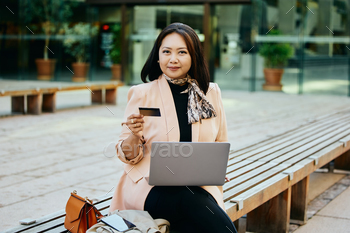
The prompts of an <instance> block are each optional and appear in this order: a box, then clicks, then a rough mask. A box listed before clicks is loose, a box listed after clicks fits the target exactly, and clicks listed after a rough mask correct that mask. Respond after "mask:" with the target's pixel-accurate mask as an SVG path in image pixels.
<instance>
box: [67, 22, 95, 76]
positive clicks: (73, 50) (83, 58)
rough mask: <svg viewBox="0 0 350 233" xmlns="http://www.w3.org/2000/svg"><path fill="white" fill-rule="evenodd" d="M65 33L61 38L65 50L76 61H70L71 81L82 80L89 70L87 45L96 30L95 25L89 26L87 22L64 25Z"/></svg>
mask: <svg viewBox="0 0 350 233" xmlns="http://www.w3.org/2000/svg"><path fill="white" fill-rule="evenodd" d="M64 31H65V34H66V37H65V39H64V40H63V45H64V47H65V52H66V53H68V54H70V55H72V56H73V57H74V58H75V60H76V62H73V63H72V68H73V73H74V76H73V78H72V81H73V82H84V81H86V77H87V74H88V71H89V63H87V60H88V57H89V53H88V51H87V50H88V47H89V44H90V39H91V36H95V35H96V34H97V32H98V27H97V26H91V25H90V24H88V23H77V24H75V25H74V26H72V27H68V25H67V24H66V25H64Z"/></svg>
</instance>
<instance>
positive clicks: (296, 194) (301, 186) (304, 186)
mask: <svg viewBox="0 0 350 233" xmlns="http://www.w3.org/2000/svg"><path fill="white" fill-rule="evenodd" d="M309 181H310V176H307V177H305V178H304V179H302V180H301V181H299V182H298V183H296V184H295V185H293V186H292V202H291V211H290V218H291V222H292V223H295V224H299V225H304V224H306V221H307V204H308V203H307V196H308V193H309Z"/></svg>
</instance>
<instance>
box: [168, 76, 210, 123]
mask: <svg viewBox="0 0 350 233" xmlns="http://www.w3.org/2000/svg"><path fill="white" fill-rule="evenodd" d="M163 75H164V77H165V78H166V80H168V82H171V83H173V84H176V85H181V84H184V83H186V82H187V83H189V84H190V85H188V88H187V89H186V90H184V91H183V92H181V94H182V93H187V92H188V104H187V115H188V124H192V123H195V122H198V121H200V122H201V123H202V119H207V118H211V117H216V112H215V109H214V107H213V105H211V104H210V103H209V101H208V100H207V98H206V97H205V95H204V93H203V91H202V90H201V89H200V88H199V87H198V82H197V80H195V79H192V78H191V77H190V76H189V75H187V76H186V77H185V78H182V79H172V78H169V77H168V76H166V75H165V74H163ZM200 99H201V100H200Z"/></svg>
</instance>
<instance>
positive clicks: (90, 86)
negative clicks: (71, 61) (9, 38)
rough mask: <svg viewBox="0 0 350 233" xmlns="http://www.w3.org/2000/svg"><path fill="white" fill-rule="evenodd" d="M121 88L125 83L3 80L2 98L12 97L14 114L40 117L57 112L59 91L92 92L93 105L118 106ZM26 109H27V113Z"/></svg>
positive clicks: (1, 85)
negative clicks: (118, 95) (42, 113)
mask: <svg viewBox="0 0 350 233" xmlns="http://www.w3.org/2000/svg"><path fill="white" fill-rule="evenodd" d="M119 86H123V83H122V82H118V81H105V82H89V83H88V82H86V83H71V82H42V81H4V80H2V81H0V97H1V96H11V111H12V113H21V114H24V113H27V114H37V115H38V114H41V112H42V111H43V112H55V111H56V93H57V92H59V91H77V90H90V91H91V102H92V103H96V104H102V103H107V104H116V100H117V88H118V87H119ZM103 94H104V95H103ZM25 97H26V103H25ZM25 105H26V107H27V108H25ZM25 109H27V111H26V112H25Z"/></svg>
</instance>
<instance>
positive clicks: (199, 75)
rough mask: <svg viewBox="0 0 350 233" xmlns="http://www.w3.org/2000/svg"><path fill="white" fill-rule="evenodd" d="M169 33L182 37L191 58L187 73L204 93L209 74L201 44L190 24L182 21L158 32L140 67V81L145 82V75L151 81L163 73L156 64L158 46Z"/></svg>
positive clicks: (207, 84)
mask: <svg viewBox="0 0 350 233" xmlns="http://www.w3.org/2000/svg"><path fill="white" fill-rule="evenodd" d="M171 33H177V34H179V35H181V36H182V37H183V38H184V40H185V42H186V46H187V49H188V52H189V54H190V56H191V60H192V62H191V68H190V70H189V71H188V74H189V75H190V76H191V78H193V79H195V80H197V82H198V85H199V88H200V89H201V90H202V91H203V92H204V93H207V91H208V88H209V81H210V75H209V69H208V65H207V63H206V61H205V59H204V54H203V48H202V45H201V43H200V41H199V38H198V36H197V34H196V32H195V31H194V30H193V29H192V28H191V27H190V26H188V25H186V24H183V23H172V24H170V25H169V26H167V27H166V28H164V30H163V31H162V32H161V33H160V34H159V36H158V38H157V40H156V42H155V43H154V46H153V48H152V51H151V53H150V54H149V56H148V58H147V61H146V63H145V65H144V66H143V68H142V71H141V79H142V81H143V82H144V83H147V80H146V78H147V76H148V79H149V80H150V81H153V80H155V79H158V77H159V75H161V74H162V73H163V72H162V70H161V69H160V66H159V64H158V60H159V48H160V46H161V44H162V41H163V39H164V38H165V37H166V36H167V35H169V34H171Z"/></svg>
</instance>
